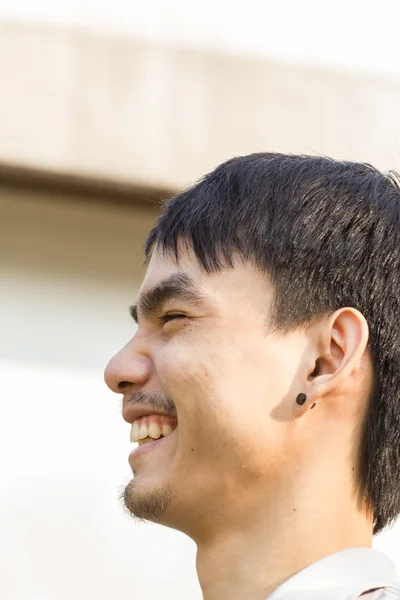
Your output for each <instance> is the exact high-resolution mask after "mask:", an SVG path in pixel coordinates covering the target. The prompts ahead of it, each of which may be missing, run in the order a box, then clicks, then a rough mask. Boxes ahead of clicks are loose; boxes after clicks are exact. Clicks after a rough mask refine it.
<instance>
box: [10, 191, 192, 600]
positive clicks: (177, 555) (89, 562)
mask: <svg viewBox="0 0 400 600" xmlns="http://www.w3.org/2000/svg"><path fill="white" fill-rule="evenodd" d="M153 217H154V214H152V213H151V212H145V211H140V210H137V209H136V210H132V209H130V210H128V209H122V208H113V207H106V206H96V205H95V204H94V203H93V202H91V203H88V204H85V203H83V204H79V203H76V202H73V201H72V199H70V198H68V197H66V196H65V197H64V201H62V200H60V199H58V201H57V202H56V201H55V199H54V197H45V196H43V195H38V194H29V193H26V192H25V193H22V192H19V193H15V192H13V193H10V192H8V191H7V190H4V189H0V289H1V294H0V332H1V335H0V389H1V400H0V411H1V418H0V451H1V456H2V460H0V463H1V475H2V476H1V477H0V598H2V599H3V598H4V600H5V599H7V600H47V599H48V600H71V598H74V600H87V599H94V598H96V600H110V599H114V598H126V599H132V600H134V599H139V598H144V597H145V598H147V599H148V600H156V599H157V600H159V599H160V598H165V599H171V600H172V599H174V600H176V599H182V600H184V599H185V600H186V599H187V598H191V599H193V600H195V599H196V598H199V597H200V596H199V590H198V583H197V578H196V575H195V566H194V565H195V547H194V544H193V543H192V542H191V541H190V540H189V539H188V538H186V537H185V536H183V535H182V534H179V533H177V532H175V531H173V530H171V529H166V528H161V527H158V528H157V527H155V526H151V525H144V526H137V525H135V524H134V523H133V522H132V521H130V520H128V519H127V518H126V517H125V516H124V513H123V512H122V509H121V508H120V506H119V503H118V492H119V489H120V487H121V486H123V485H124V484H126V483H127V482H128V481H129V480H130V479H131V476H132V474H131V469H130V467H129V464H128V455H129V453H130V451H131V449H132V447H131V444H130V442H129V425H128V424H127V423H125V421H123V419H122V417H121V414H120V400H119V399H118V397H117V396H116V395H115V394H113V393H112V392H110V391H109V390H108V389H107V387H106V385H105V383H104V381H103V369H104V366H105V364H106V362H107V360H108V359H109V358H110V357H111V355H112V354H113V353H114V352H116V351H117V350H118V349H119V348H120V347H121V346H122V345H123V344H124V343H125V342H126V341H127V340H128V339H129V338H130V337H131V336H132V335H133V333H134V331H135V326H134V324H133V323H132V321H131V318H130V316H129V314H128V305H129V304H130V303H132V302H133V301H134V300H135V298H136V293H137V290H138V287H139V286H140V283H141V279H142V273H143V272H142V268H141V263H142V255H141V247H142V244H143V242H144V239H145V236H146V233H147V231H148V229H149V227H150V226H151V223H152V221H153ZM155 573H156V575H155ZM176 582H177V583H176Z"/></svg>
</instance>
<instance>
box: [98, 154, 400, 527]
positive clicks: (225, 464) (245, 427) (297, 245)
mask: <svg viewBox="0 0 400 600" xmlns="http://www.w3.org/2000/svg"><path fill="white" fill-rule="evenodd" d="M146 257H147V264H148V269H147V274H146V277H145V279H144V282H143V285H142V288H141V291H140V297H139V300H138V304H137V308H135V309H134V310H133V312H134V316H135V317H137V318H138V323H139V328H138V331H137V333H136V335H135V336H134V338H133V339H132V340H131V341H130V342H129V343H128V344H127V346H126V347H125V348H124V349H123V350H121V352H120V353H119V354H118V355H116V356H115V357H114V358H113V359H112V360H111V361H110V363H109V365H108V367H107V370H106V380H107V382H108V384H109V386H110V387H111V388H112V389H113V390H114V391H116V392H119V393H123V394H124V411H125V412H124V416H125V418H127V420H132V419H130V418H129V416H130V415H132V414H133V413H132V412H130V407H132V406H134V405H135V404H137V405H138V406H141V407H147V408H149V409H150V410H153V412H154V413H161V414H168V415H171V416H173V417H176V418H177V425H178V426H177V428H176V429H175V430H174V432H173V433H172V434H171V435H170V436H168V437H167V438H166V439H165V440H163V441H162V442H157V443H156V444H155V445H154V447H151V448H150V447H149V449H148V451H146V452H143V453H142V454H141V455H140V456H139V455H138V456H137V457H132V460H131V466H132V470H133V472H134V474H135V478H134V479H133V480H132V481H131V482H130V483H129V484H128V486H127V487H126V489H125V492H124V501H125V505H126V507H127V508H128V510H130V512H131V513H132V514H133V515H136V516H138V517H142V518H146V519H149V520H154V521H159V522H161V523H164V524H166V525H169V526H171V527H175V528H177V529H180V530H182V531H185V532H186V533H188V534H189V535H191V536H192V537H194V538H197V539H200V538H201V536H202V535H203V534H204V535H206V534H207V533H206V532H207V530H208V529H209V528H210V527H212V528H213V529H214V531H216V530H218V527H221V528H223V527H224V523H225V522H229V523H231V524H232V523H233V525H232V526H233V527H234V524H235V523H236V524H237V527H238V528H240V527H241V526H242V525H243V524H244V523H245V522H246V519H249V515H250V516H251V514H252V513H254V515H256V514H257V511H258V509H259V507H260V506H265V510H268V506H269V505H272V503H274V504H275V505H276V504H277V503H282V506H283V505H285V503H287V499H288V497H290V495H293V497H295V496H296V495H298V489H299V488H302V487H303V488H304V486H310V489H309V490H306V493H310V494H313V493H314V492H315V490H314V489H313V488H312V486H314V485H316V483H317V482H318V481H320V482H321V483H322V485H323V486H325V493H326V494H327V497H328V495H329V494H330V495H331V496H332V494H334V493H335V486H337V485H338V483H339V482H340V484H343V485H344V486H346V485H347V484H348V488H349V489H348V494H349V495H354V496H357V497H358V501H359V504H360V510H361V509H362V510H364V511H365V514H366V515H371V514H372V513H373V517H372V516H371V523H372V519H373V526H374V532H375V533H377V532H378V531H380V530H381V529H382V528H383V527H385V526H386V525H388V524H390V523H391V522H392V521H393V519H394V518H395V517H396V516H397V514H398V513H399V512H400V469H399V468H398V465H399V462H400V405H399V398H398V396H399V391H400V327H399V324H398V315H399V304H400V278H399V274H400V190H399V185H398V183H397V181H396V179H395V176H394V175H393V174H392V175H383V174H381V173H379V172H378V171H376V170H375V169H373V168H372V167H370V166H369V165H363V164H357V163H349V162H337V161H333V160H330V159H327V158H313V157H302V156H285V155H278V154H255V155H251V156H246V157H242V158H236V159H233V160H230V161H228V162H226V163H224V164H222V165H220V166H219V167H218V168H217V169H216V170H215V171H213V172H212V173H210V174H209V175H207V176H206V177H205V178H203V180H201V181H200V182H199V183H198V184H196V185H195V186H194V187H192V188H190V189H189V190H187V191H185V192H183V193H182V194H179V195H178V196H175V197H174V198H172V199H170V200H169V201H168V202H167V203H166V204H165V207H164V212H163V214H162V215H161V217H160V218H159V219H158V222H157V224H156V226H155V228H154V229H153V230H152V231H151V232H150V235H149V237H148V240H147V244H146ZM299 393H305V394H306V395H307V401H306V403H305V404H304V405H302V406H300V405H298V404H296V396H297V395H298V394H299ZM315 402H316V403H317V404H316V406H315V408H314V409H313V410H311V406H313V404H314V403H315ZM148 412H149V411H148ZM173 426H174V427H175V425H173ZM158 444H159V445H158ZM144 448H146V446H144ZM326 473H330V474H331V479H329V477H326ZM330 482H331V483H330ZM330 485H332V490H330V489H329V486H330ZM301 493H303V492H301ZM283 516H284V515H282V517H283Z"/></svg>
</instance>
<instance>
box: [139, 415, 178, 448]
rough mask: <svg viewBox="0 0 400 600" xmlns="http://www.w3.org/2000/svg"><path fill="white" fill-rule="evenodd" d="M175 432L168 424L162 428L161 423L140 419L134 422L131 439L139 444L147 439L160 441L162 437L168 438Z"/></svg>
mask: <svg viewBox="0 0 400 600" xmlns="http://www.w3.org/2000/svg"><path fill="white" fill-rule="evenodd" d="M173 431H174V427H171V425H169V424H167V423H163V424H162V426H161V424H160V422H159V421H154V420H150V422H149V420H147V419H146V420H144V419H138V420H136V421H134V422H133V424H132V427H131V433H130V439H131V442H133V443H138V442H140V441H142V440H145V439H146V438H148V439H149V438H150V439H153V440H158V439H159V438H160V437H161V436H164V437H167V436H168V435H170V434H171V433H172V432H173Z"/></svg>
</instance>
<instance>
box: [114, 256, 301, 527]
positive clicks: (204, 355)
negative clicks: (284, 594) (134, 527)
mask: <svg viewBox="0 0 400 600" xmlns="http://www.w3.org/2000/svg"><path fill="white" fill-rule="evenodd" d="M168 282H169V283H168ZM182 282H183V284H182ZM160 286H161V287H160ZM155 288H157V289H158V291H156V292H155V293H154V289H155ZM182 288H183V289H182ZM160 290H161V293H160ZM162 290H164V292H163V291H162ZM165 290H169V291H168V293H167V295H166V294H165ZM171 290H172V292H171ZM174 290H176V291H175V292H174ZM150 291H152V292H150ZM272 294H273V290H272V286H271V284H270V283H269V282H268V280H267V278H266V277H265V276H264V275H262V274H260V273H259V272H258V271H257V270H256V269H254V268H253V267H252V266H250V265H249V264H242V263H240V262H236V263H235V266H234V268H232V269H226V270H223V271H221V272H220V273H216V274H210V275H209V274H207V273H206V272H205V271H204V270H203V269H202V268H201V267H200V265H199V263H198V262H197V260H196V258H195V256H194V254H192V253H191V252H190V251H188V250H186V249H181V257H180V263H179V266H177V265H176V263H175V261H174V260H173V259H172V258H171V257H169V258H168V257H163V256H162V254H161V252H157V251H156V252H155V253H154V254H153V256H152V259H151V261H150V264H149V267H148V270H147V274H146V277H145V279H144V281H143V284H142V287H141V290H140V294H139V299H138V304H137V312H138V322H139V327H138V330H137V332H136V334H135V336H134V337H133V338H132V340H131V341H130V342H129V343H128V344H127V345H126V346H125V347H124V348H123V349H122V350H121V351H120V352H119V353H118V354H117V355H116V356H115V357H114V358H113V359H112V360H111V361H110V363H109V364H108V366H107V368H106V373H105V378H106V381H107V383H108V385H109V386H110V387H111V389H113V390H114V391H116V392H120V393H123V394H124V409H128V407H129V406H134V405H135V403H139V404H142V405H143V401H144V402H145V404H146V406H147V407H148V406H149V405H150V406H151V405H152V403H154V407H155V410H154V412H162V413H164V412H168V413H169V414H171V415H173V416H176V417H177V428H176V429H175V430H174V432H173V433H172V434H171V435H169V436H168V437H166V438H165V439H164V440H162V443H159V442H157V443H156V444H154V445H151V447H150V445H149V449H148V450H147V451H146V452H144V453H142V454H141V455H140V456H137V457H136V458H135V457H134V456H133V457H131V458H130V464H131V468H132V471H133V473H134V478H133V479H132V481H131V482H130V483H129V484H128V485H127V487H126V489H125V492H124V502H125V505H126V507H127V509H128V510H129V511H130V512H131V514H132V515H133V516H136V517H139V518H145V519H148V520H154V521H158V522H161V523H163V524H165V525H167V526H170V527H174V528H176V529H179V530H181V531H184V532H186V533H188V534H189V535H191V536H193V537H195V536H196V535H198V536H200V535H201V532H202V531H205V530H206V529H207V527H208V526H210V527H212V526H216V525H215V523H214V520H215V521H216V522H220V521H221V519H224V518H225V517H226V519H229V520H230V519H232V518H234V520H235V522H236V523H238V525H239V524H240V520H241V515H242V514H243V516H245V515H246V516H247V517H248V516H249V513H250V514H251V511H252V510H253V509H255V508H256V506H257V505H259V503H260V502H265V501H266V500H267V498H268V496H274V495H275V496H277V497H278V496H279V491H278V490H279V489H281V490H283V488H284V481H285V480H286V478H290V477H291V470H292V468H293V465H294V464H295V462H296V448H295V446H296V443H295V438H293V427H294V426H295V425H294V424H293V422H294V419H293V406H294V403H295V397H296V395H297V393H298V391H299V385H300V383H299V382H298V381H296V377H298V374H297V371H298V369H299V361H300V357H302V356H304V353H305V351H306V343H307V342H306V337H305V336H304V334H302V333H301V332H300V331H299V332H294V333H291V334H288V335H285V336H283V335H278V334H276V333H275V334H274V333H273V332H272V330H271V328H270V326H269V325H268V316H269V314H270V308H271V303H272ZM154 300H156V301H154ZM166 315H167V319H169V320H167V321H165V320H163V318H164V317H165V316H166ZM178 315H179V316H178ZM300 391H301V390H300ZM126 414H128V413H126ZM158 444H159V445H158ZM143 448H146V444H145V445H144V446H143ZM216 517H217V519H216Z"/></svg>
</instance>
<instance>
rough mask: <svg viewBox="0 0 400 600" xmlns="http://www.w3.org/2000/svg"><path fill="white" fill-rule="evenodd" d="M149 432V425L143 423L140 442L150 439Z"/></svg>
mask: <svg viewBox="0 0 400 600" xmlns="http://www.w3.org/2000/svg"><path fill="white" fill-rule="evenodd" d="M148 435H149V431H148V429H147V425H145V424H144V423H142V424H141V425H140V427H139V440H144V438H146V437H148Z"/></svg>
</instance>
